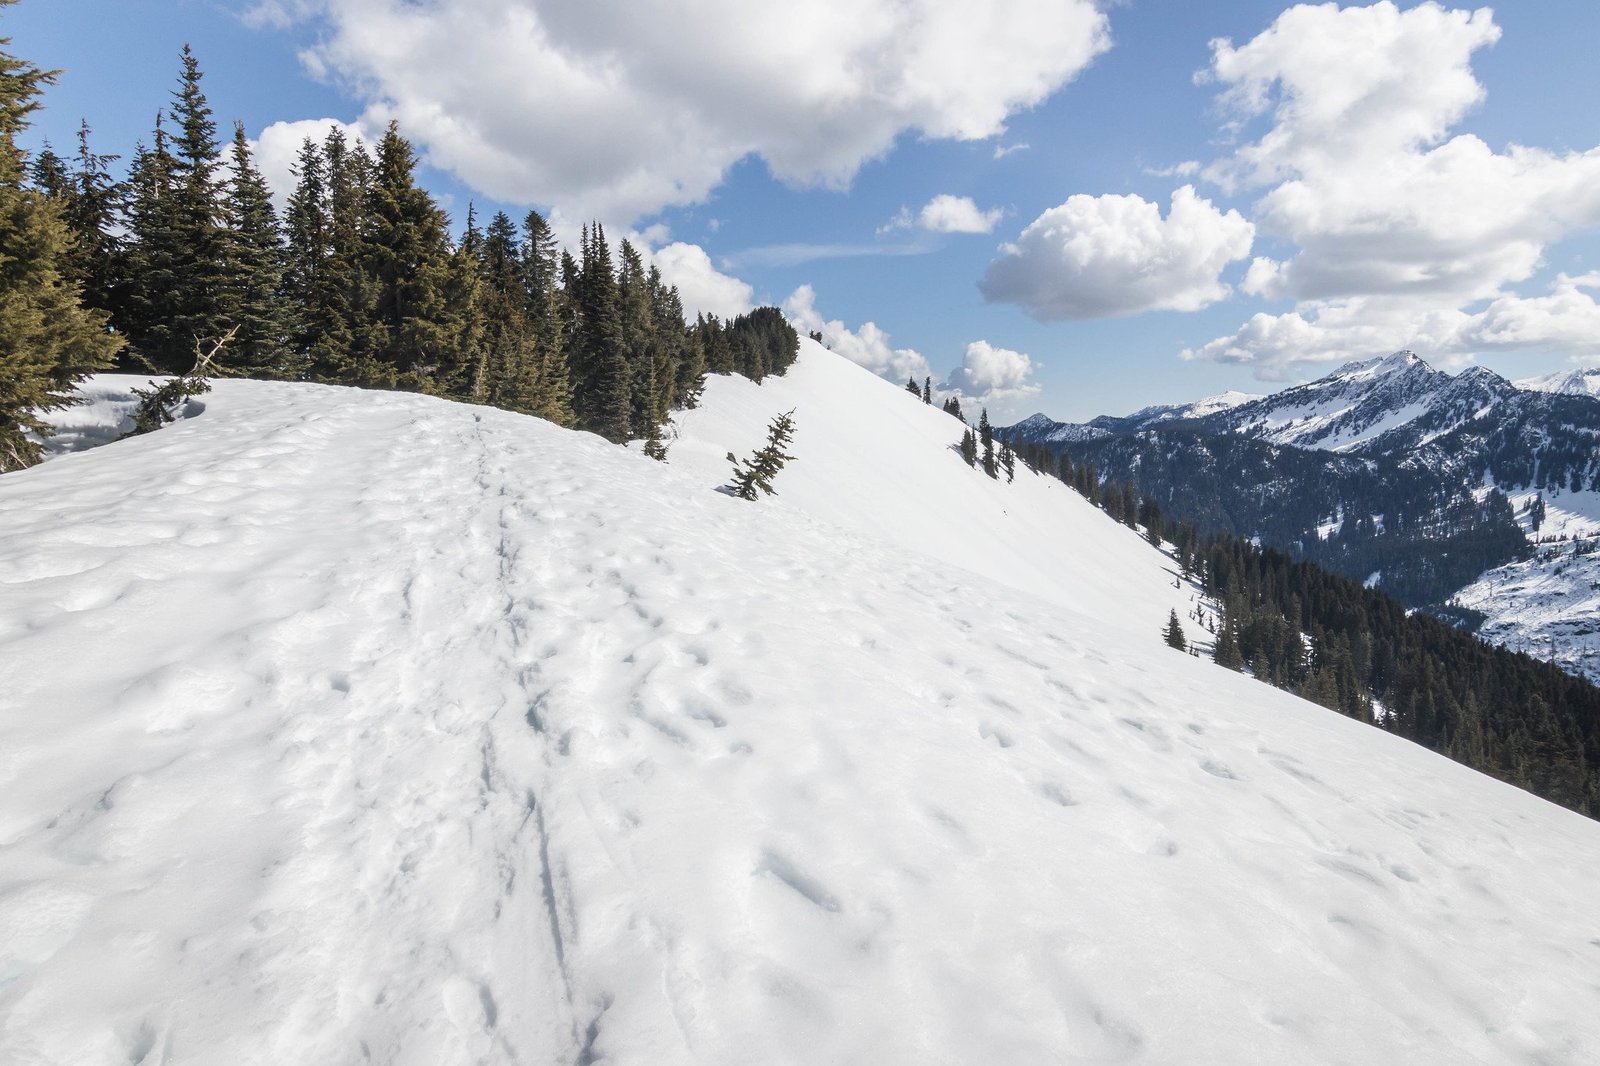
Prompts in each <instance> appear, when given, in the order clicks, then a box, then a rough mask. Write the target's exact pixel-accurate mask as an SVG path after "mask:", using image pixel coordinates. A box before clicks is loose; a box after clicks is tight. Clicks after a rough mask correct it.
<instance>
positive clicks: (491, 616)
mask: <svg viewBox="0 0 1600 1066" xmlns="http://www.w3.org/2000/svg"><path fill="white" fill-rule="evenodd" d="M135 383H136V382H135ZM125 384H126V382H123V383H119V382H118V381H116V380H114V379H106V380H102V381H101V382H100V383H99V384H98V385H97V386H96V387H97V388H99V389H103V390H105V396H106V398H107V400H108V403H109V402H110V401H111V399H112V398H113V397H114V396H115V395H116V394H117V390H118V389H119V388H120V387H122V386H123V385H125ZM203 399H204V411H203V413H197V415H196V417H193V418H189V419H186V420H185V421H183V422H180V423H179V424H177V425H175V426H172V427H169V428H167V429H165V430H163V431H161V432H160V433H157V434H154V435H152V436H147V437H143V438H139V439H135V440H129V441H123V442H119V443H116V444H114V445H110V446H107V447H102V448H96V449H93V450H89V451H85V452H81V453H77V454H68V455H64V456H61V457H59V458H56V459H53V460H51V461H50V462H48V463H46V464H44V465H43V466H41V467H39V468H36V469H34V470H29V471H24V472H21V473H18V474H10V475H6V476H5V477H3V478H0V603H3V604H4V610H3V611H0V1062H5V1063H7V1064H12V1063H15V1064H19V1066H20V1064H32V1063H64V1064H66V1063H70V1064H73V1066H90V1064H112V1063H116V1064H124V1063H150V1064H153V1063H163V1064H171V1066H177V1064H196V1066H199V1064H220V1063H227V1064H252V1063H260V1064H268V1063H271V1064H283V1063H317V1064H344V1063H351V1064H354V1063H366V1062H377V1063H404V1064H416V1066H435V1064H468V1063H486V1064H511V1063H521V1064H540V1066H542V1064H549V1063H577V1064H599V1063H608V1064H617V1066H634V1064H639V1066H659V1064H680V1063H681V1064H691V1063H694V1064H719V1066H720V1064H726V1066H748V1064H757V1063H817V1064H830V1066H831V1064H854V1063H860V1064H869V1063H870V1064H874V1066H877V1064H888V1063H907V1064H911V1063H916V1064H923V1063H951V1064H956V1063H960V1064H970V1063H1007V1064H1034V1063H1038V1064H1045V1063H1149V1064H1173V1063H1183V1064H1213V1063H1214V1064H1219V1066H1221V1064H1239V1063H1262V1064H1267V1063H1272V1064H1285V1063H1388V1062H1393V1063H1401V1062H1405V1063H1441V1064H1442V1063H1449V1064H1462V1063H1543V1064H1558V1063H1565V1064H1572V1066H1580V1064H1592V1063H1593V1062H1595V1061H1597V1060H1600V912H1597V911H1596V909H1595V907H1594V900H1595V898H1596V892H1597V890H1600V825H1597V824H1596V823H1594V822H1591V821H1589V820H1587V819H1584V818H1582V817H1580V816H1578V815H1575V814H1572V813H1570V812H1568V811H1565V810H1562V809H1560V808H1557V807H1554V806H1552V805H1550V804H1548V803H1545V802H1543V801H1541V800H1538V799H1536V798H1534V797H1532V796H1530V795H1527V794H1525V793H1523V792H1520V791H1518V790H1516V789H1513V788H1510V787H1509V786H1506V785H1503V784H1500V783H1498V782H1495V781H1492V780H1490V779H1488V778H1485V777H1483V776H1481V775H1478V774H1476V773H1474V772H1472V771H1470V770H1467V769H1465V768H1463V767H1460V766H1457V765H1455V764H1453V763H1450V762H1448V761H1446V760H1444V759H1442V758H1439V757H1437V756H1435V755H1432V754H1431V753H1429V752H1426V751H1424V750H1422V749H1420V748H1418V747H1415V746H1413V745H1411V744H1409V743H1406V742H1404V741H1400V740H1396V739H1395V738H1393V737H1390V736H1388V735H1387V734H1384V733H1382V732H1381V731H1379V730H1376V729H1373V728H1370V727H1367V726H1363V725H1360V724H1359V723H1356V722H1353V721H1351V720H1348V719H1344V718H1341V717H1339V716H1338V715H1335V714H1333V713H1332V712H1328V711H1325V710H1322V709H1320V708H1316V707H1313V706H1311V705H1309V704H1306V703H1303V702H1301V701H1299V700H1297V699H1295V698H1293V697H1291V696H1288V695H1286V694H1284V693H1282V692H1279V691H1277V690H1275V689H1272V688H1269V687H1267V686H1265V685H1261V684H1258V683H1256V682H1254V681H1252V680H1250V679H1249V678H1247V677H1243V676H1241V675H1237V674H1233V673H1230V672H1227V671H1224V670H1221V669H1219V668H1217V667H1215V666H1213V665H1212V664H1210V663H1209V662H1206V661H1204V660H1200V659H1194V658H1191V657H1189V656H1185V655H1182V654H1180V653H1176V652H1173V651H1171V650H1170V649H1168V648H1166V647H1165V646H1163V644H1162V643H1161V640H1160V629H1161V626H1162V625H1163V624H1164V623H1165V621H1166V616H1167V611H1168V610H1169V609H1170V608H1172V607H1177V608H1178V609H1179V612H1180V614H1182V613H1183V612H1184V611H1185V610H1186V608H1187V605H1188V604H1189V603H1190V600H1191V597H1192V590H1190V589H1189V588H1187V587H1181V588H1174V587H1173V584H1174V580H1173V577H1172V575H1171V573H1170V569H1171V564H1170V562H1169V561H1168V560H1167V559H1166V558H1165V557H1164V556H1162V555H1160V554H1159V553H1157V552H1156V551H1155V550H1154V549H1152V548H1150V547H1149V546H1148V545H1146V544H1144V543H1143V542H1142V541H1140V540H1139V539H1138V538H1137V537H1136V536H1135V535H1134V534H1133V533H1132V531H1129V530H1126V529H1122V528H1119V527H1117V526H1115V525H1113V524H1112V523H1111V522H1110V521H1109V520H1108V519H1106V518H1105V516H1104V515H1103V514H1101V513H1099V512H1098V511H1095V510H1093V509H1091V508H1090V507H1089V506H1088V505H1087V504H1086V503H1084V502H1083V501H1081V500H1080V499H1078V498H1077V497H1076V496H1075V495H1073V494H1072V493H1071V492H1069V491H1068V490H1066V489H1065V488H1064V487H1061V486H1059V485H1056V484H1053V483H1051V482H1049V481H1047V480H1046V479H1042V478H1040V479H1035V478H1033V477H1032V476H1031V475H1028V474H1026V473H1022V472H1019V473H1018V476H1017V482H1016V483H1015V484H1013V485H1004V484H996V483H994V482H990V481H988V480H987V479H985V478H984V477H983V476H982V474H981V473H978V472H974V471H972V470H969V469H968V468H967V467H966V466H965V465H964V464H963V463H962V462H961V461H960V458H959V456H958V455H957V454H956V453H955V452H954V451H953V450H952V449H951V445H953V444H954V443H955V441H956V440H957V438H958V437H959V434H960V426H959V424H958V423H957V422H956V421H955V420H954V419H951V418H949V416H947V415H944V414H942V413H941V412H939V411H938V410H937V409H936V408H925V407H922V406H921V405H920V404H918V403H916V402H914V401H912V399H911V397H910V396H909V395H907V394H905V393H904V392H903V391H900V390H898V389H897V387H896V386H893V385H890V384H886V383H884V382H881V381H878V380H877V379H875V378H872V377H870V376H869V375H867V374H866V373H865V372H863V371H860V370H857V369H856V368H854V367H853V366H850V365H849V364H846V363H845V362H844V361H843V360H841V359H838V358H836V357H834V356H832V355H830V354H828V353H825V352H823V351H822V350H821V349H820V348H817V347H815V346H812V345H810V344H809V342H807V343H806V350H805V351H804V352H803V353H802V356H801V359H800V361H799V363H797V364H796V366H795V367H794V368H793V369H792V370H791V371H790V374H789V376H788V377H786V378H784V379H780V380H773V381H769V382H768V383H767V384H765V385H763V386H761V387H760V388H757V387H755V386H753V385H751V384H749V383H748V382H744V381H741V380H733V379H718V380H715V381H713V382H712V383H711V387H710V388H709V389H708V393H707V396H706V400H705V403H704V406H703V407H702V408H701V409H699V410H696V411H692V412H688V413H687V414H686V415H685V416H683V417H682V418H681V431H680V432H679V434H678V437H677V439H676V440H675V441H672V442H669V443H670V444H671V460H672V461H671V462H670V463H669V464H668V465H667V466H665V467H663V466H661V465H660V464H657V463H654V462H651V461H650V460H648V459H645V458H643V457H642V456H640V455H638V454H637V453H630V452H628V451H625V450H623V449H619V448H615V447H612V446H609V445H606V444H604V443H603V442H601V441H600V440H598V439H597V438H593V437H590V436H587V435H583V434H577V433H573V432H570V431H565V430H561V429H557V428H555V427H552V426H550V425H548V424H546V423H543V422H540V421H537V420H534V419H529V418H525V417H521V416H518V415H512V414H508V413H504V412H500V411H495V410H490V409H484V408H474V407H467V406H462V405H457V404H450V403H447V402H443V401H439V400H433V399H428V398H424V397H417V396H407V395H399V394H388V393H376V392H359V391H355V390H347V389H335V388H325V387H317V386H309V385H289V384H262V383H252V382H231V381H224V382H220V383H218V384H217V386H216V390H215V392H214V393H212V394H210V395H208V396H206V397H204V398H203ZM790 407H793V408H795V409H796V414H795V419H796V423H797V425H798V427H799V428H798V433H797V435H796V438H795V442H794V446H793V447H792V448H791V451H792V452H793V453H794V454H796V455H797V456H798V459H797V460H796V462H794V463H792V464H791V465H790V466H789V467H788V468H787V469H785V470H784V471H783V472H782V473H781V474H780V475H779V477H778V481H777V487H778V489H779V492H780V495H779V496H778V497H776V498H773V499H769V500H763V501H760V502H759V503H756V504H750V503H746V502H744V501H741V500H737V499H733V498H731V497H728V496H725V495H722V494H720V493H718V492H716V491H714V489H715V486H716V485H717V484H719V483H720V482H721V481H723V480H725V477H726V472H727V471H726V463H725V461H724V460H723V459H722V454H723V452H725V451H727V450H729V449H731V450H733V451H735V452H738V453H740V454H745V453H747V452H748V451H749V450H750V449H751V448H753V447H754V446H755V445H756V444H758V443H759V442H760V439H761V438H762V436H763V432H764V428H765V425H766V422H767V421H768V419H769V418H770V417H771V414H772V413H773V412H775V411H779V410H788V409H789V408H790Z"/></svg>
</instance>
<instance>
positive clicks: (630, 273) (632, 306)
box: [617, 240, 667, 438]
mask: <svg viewBox="0 0 1600 1066" xmlns="http://www.w3.org/2000/svg"><path fill="white" fill-rule="evenodd" d="M617 251H618V256H619V257H620V259H621V263H620V265H619V267H618V270H617V321H618V324H619V325H620V327H621V330H622V351H623V356H624V358H625V359H626V360H627V364H628V376H627V378H628V395H629V400H628V426H629V431H628V436H629V437H630V438H640V437H644V436H646V435H647V434H648V432H649V430H650V428H651V427H652V426H656V425H659V424H660V423H661V422H663V421H664V420H665V419H666V417H667V411H666V406H665V404H664V403H662V400H663V397H662V396H661V394H660V390H659V387H658V385H659V383H658V379H657V377H656V371H657V369H658V368H659V367H660V364H661V358H660V348H661V345H660V344H659V343H658V340H657V337H656V329H655V326H656V323H655V315H654V308H652V306H651V293H650V281H649V278H648V277H647V276H646V275H645V270H644V260H643V259H642V258H641V257H640V255H639V252H638V249H636V248H634V246H633V242H632V241H627V240H624V241H623V242H622V244H621V245H620V246H619V247H618V250H617Z"/></svg>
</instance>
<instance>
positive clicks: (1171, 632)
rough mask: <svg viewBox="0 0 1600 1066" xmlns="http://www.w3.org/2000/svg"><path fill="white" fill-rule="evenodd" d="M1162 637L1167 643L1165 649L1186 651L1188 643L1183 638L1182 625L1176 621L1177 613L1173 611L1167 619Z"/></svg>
mask: <svg viewBox="0 0 1600 1066" xmlns="http://www.w3.org/2000/svg"><path fill="white" fill-rule="evenodd" d="M1161 635H1162V637H1163V638H1164V639H1165V640H1166V642H1167V647H1169V648H1177V649H1178V650H1179V651H1188V650H1189V642H1188V640H1186V639H1185V638H1184V635H1183V625H1182V624H1181V623H1180V622H1179V621H1178V612H1177V611H1176V610H1173V612H1172V615H1171V617H1170V618H1168V619H1167V628H1166V629H1165V630H1164V631H1163V632H1162V634H1161Z"/></svg>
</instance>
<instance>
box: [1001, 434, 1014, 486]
mask: <svg viewBox="0 0 1600 1066" xmlns="http://www.w3.org/2000/svg"><path fill="white" fill-rule="evenodd" d="M1000 468H1001V469H1002V470H1004V471H1005V472H1006V484H1008V485H1009V484H1010V483H1011V482H1013V481H1015V480H1016V479H1017V456H1016V453H1015V452H1013V451H1012V450H1011V442H1010V441H1009V440H1006V439H1004V438H1002V439H1001V441H1000Z"/></svg>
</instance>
